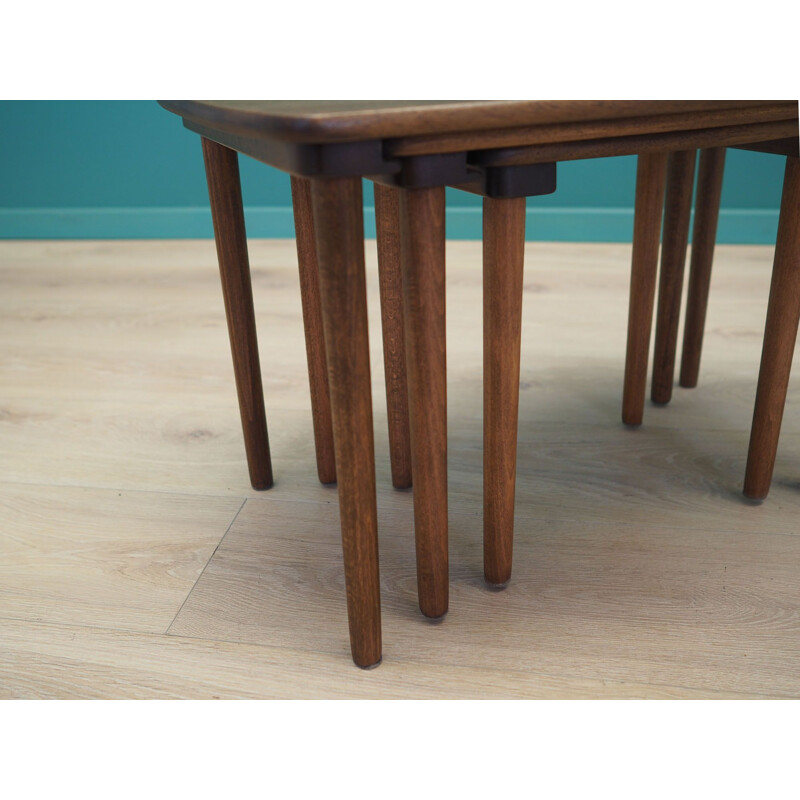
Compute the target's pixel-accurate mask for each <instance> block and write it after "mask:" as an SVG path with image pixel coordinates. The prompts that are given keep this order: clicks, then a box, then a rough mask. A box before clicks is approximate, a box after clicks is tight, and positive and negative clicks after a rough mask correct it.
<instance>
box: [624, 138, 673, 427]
mask: <svg viewBox="0 0 800 800" xmlns="http://www.w3.org/2000/svg"><path fill="white" fill-rule="evenodd" d="M666 172H667V154H666V153H643V154H641V155H640V156H639V159H638V166H637V169H636V211H635V216H634V223H633V256H632V259H631V289H630V304H629V310H628V345H627V349H626V356H625V382H624V385H623V390H622V421H623V422H624V423H625V424H626V425H641V424H642V417H643V416H644V397H645V392H646V390H647V357H648V354H649V350H650V328H651V327H652V324H653V301H654V298H655V290H656V269H657V267H658V243H659V239H660V235H661V212H662V210H663V207H664V182H665V178H666Z"/></svg>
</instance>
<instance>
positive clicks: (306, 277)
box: [291, 175, 336, 483]
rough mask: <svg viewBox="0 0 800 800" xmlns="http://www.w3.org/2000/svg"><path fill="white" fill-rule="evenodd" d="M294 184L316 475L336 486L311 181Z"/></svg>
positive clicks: (296, 231) (324, 481) (295, 218)
mask: <svg viewBox="0 0 800 800" xmlns="http://www.w3.org/2000/svg"><path fill="white" fill-rule="evenodd" d="M291 181H292V206H293V208H294V227H295V237H296V241H297V263H298V267H299V271H300V299H301V301H302V305H303V327H304V328H305V335H306V358H307V361H308V385H309V388H310V390H311V417H312V420H313V425H314V448H315V450H316V456H317V475H318V476H319V480H320V483H336V458H335V455H334V446H333V420H332V418H331V397H330V391H329V389H328V365H327V362H326V357H325V334H324V330H323V323H322V304H321V302H320V296H319V265H318V262H317V245H316V242H315V240H314V216H313V213H312V209H311V181H310V180H308V179H307V178H298V177H296V176H294V175H293V176H292V179H291Z"/></svg>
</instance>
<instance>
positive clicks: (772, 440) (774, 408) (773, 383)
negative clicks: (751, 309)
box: [744, 157, 800, 500]
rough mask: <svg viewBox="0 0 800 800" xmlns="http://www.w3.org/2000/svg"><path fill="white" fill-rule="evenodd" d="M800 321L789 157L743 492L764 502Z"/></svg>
mask: <svg viewBox="0 0 800 800" xmlns="http://www.w3.org/2000/svg"><path fill="white" fill-rule="evenodd" d="M798 321H800V161H798V159H797V158H792V157H789V158H787V159H786V173H785V176H784V180H783V197H782V199H781V215H780V220H779V222H778V239H777V241H776V243H775V260H774V263H773V266H772V286H771V288H770V293H769V305H768V307H767V324H766V327H765V329H764V348H763V351H762V354H761V370H760V372H759V374H758V389H757V390H756V405H755V409H754V411H753V427H752V429H751V432H750V450H749V452H748V455H747V470H746V472H745V479H744V494H745V495H746V496H747V497H750V498H752V499H754V500H763V498H765V497H766V496H767V493H768V492H769V486H770V483H771V482H772V470H773V468H774V466H775V454H776V452H777V450H778V437H779V436H780V431H781V420H782V418H783V407H784V405H785V403H786V390H787V387H788V385H789V373H790V372H791V369H792V357H793V355H794V345H795V340H796V339H797V325H798Z"/></svg>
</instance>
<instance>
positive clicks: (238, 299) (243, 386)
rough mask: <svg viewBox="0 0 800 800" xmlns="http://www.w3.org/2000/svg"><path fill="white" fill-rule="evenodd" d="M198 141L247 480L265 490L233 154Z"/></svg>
mask: <svg viewBox="0 0 800 800" xmlns="http://www.w3.org/2000/svg"><path fill="white" fill-rule="evenodd" d="M202 143H203V160H204V161H205V166H206V178H207V180H208V195H209V199H210V201H211V216H212V218H213V220H214V238H215V240H216V244H217V258H218V260H219V273H220V278H221V280H222V295H223V298H224V301H225V316H226V317H227V320H228V335H229V338H230V342H231V353H232V354H233V371H234V374H235V376H236V391H237V393H238V395H239V413H240V414H241V417H242V430H243V432H244V446H245V451H246V452H247V466H248V468H249V471H250V483H251V484H252V485H253V488H254V489H269V487H270V486H272V482H273V481H272V462H271V460H270V454H269V437H268V436H267V416H266V412H265V411H264V393H263V389H262V387H261V366H260V364H259V360H258V339H257V338H256V321H255V312H254V310H253V288H252V285H251V283H250V263H249V261H248V258H247V234H246V232H245V227H244V211H243V209H242V189H241V184H240V181H239V157H238V155H237V153H236V151H235V150H230V149H229V148H227V147H224V146H223V145H221V144H217V143H216V142H212V141H211V140H210V139H205V138H203V140H202Z"/></svg>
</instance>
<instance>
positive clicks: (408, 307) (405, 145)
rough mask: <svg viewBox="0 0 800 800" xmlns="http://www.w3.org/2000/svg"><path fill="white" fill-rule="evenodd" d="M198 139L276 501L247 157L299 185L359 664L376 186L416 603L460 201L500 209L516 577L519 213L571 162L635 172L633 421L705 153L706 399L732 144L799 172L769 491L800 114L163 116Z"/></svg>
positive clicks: (316, 389) (494, 512)
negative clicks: (369, 254) (474, 199)
mask: <svg viewBox="0 0 800 800" xmlns="http://www.w3.org/2000/svg"><path fill="white" fill-rule="evenodd" d="M161 105H162V106H164V108H166V109H167V110H169V111H172V112H174V113H175V114H178V115H179V116H180V117H182V118H183V123H184V125H185V126H186V127H187V128H188V129H189V130H191V131H194V132H195V133H198V134H199V135H200V136H201V137H202V145H203V154H204V157H205V164H206V174H207V178H208V184H209V194H210V199H211V210H212V215H213V218H214V231H215V237H216V244H217V252H218V256H219V263H220V272H221V276H222V285H223V295H224V299H225V309H226V314H227V320H228V328H229V333H230V340H231V350H232V353H233V361H234V369H235V375H236V386H237V391H238V395H239V406H240V410H241V417H242V425H243V429H244V438H245V446H246V451H247V459H248V465H249V469H250V478H251V482H252V484H253V486H254V487H255V488H259V489H265V488H268V487H269V486H270V485H271V484H272V465H271V461H270V454H269V443H268V437H267V425H266V415H265V411H264V401H263V394H262V388H261V375H260V366H259V358H258V345H257V341H256V329H255V318H254V312H253V301H252V290H251V286H250V274H249V265H248V258H247V241H246V235H245V226H244V215H243V208H242V200H241V190H240V185H239V172H238V160H237V159H238V157H237V153H243V154H245V155H248V156H251V157H253V158H255V159H257V160H259V161H263V162H265V163H267V164H269V165H271V166H273V167H277V168H278V169H281V170H284V171H286V172H289V173H290V174H291V175H292V196H293V204H294V213H295V226H296V231H297V249H298V260H299V265H300V278H301V294H302V302H303V318H304V324H305V329H306V346H307V354H308V367H309V383H310V388H311V399H312V414H313V420H314V437H315V445H316V454H317V469H318V474H319V478H320V480H321V481H322V482H323V483H332V482H334V481H335V482H336V483H337V484H338V493H339V505H340V517H341V529H342V543H343V550H344V567H345V583H346V590H347V608H348V617H349V623H350V642H351V650H352V655H353V660H354V661H355V663H356V664H357V665H358V666H361V667H371V666H375V665H377V664H378V663H379V662H380V659H381V621H380V588H379V577H378V575H379V573H378V539H377V510H376V495H375V464H374V446H373V427H372V424H373V423H372V399H371V388H370V380H371V379H370V366H369V344H368V330H367V308H366V288H365V270H364V231H363V209H362V188H361V187H362V179H363V178H368V179H370V180H372V181H374V183H375V205H376V217H377V235H378V254H379V272H380V290H381V312H382V322H383V344H384V355H385V364H386V387H387V403H388V419H389V441H390V457H391V462H392V464H391V466H392V481H393V483H394V485H395V486H396V487H398V488H407V487H409V486H411V483H412V477H413V491H414V533H415V541H416V552H417V581H418V593H419V604H420V609H421V611H422V613H423V614H424V615H426V616H428V617H441V616H443V615H444V614H445V613H446V612H447V609H448V582H449V575H448V545H447V397H446V353H445V224H444V218H445V187H446V186H451V187H457V188H459V189H463V190H465V191H469V192H473V193H476V194H478V195H481V196H482V197H483V198H484V201H483V202H484V220H483V224H484V243H483V247H484V278H483V281H484V565H485V567H484V570H485V578H486V580H487V582H488V583H490V584H492V585H498V586H502V585H504V584H505V583H506V582H507V581H508V580H509V579H510V576H511V562H512V546H513V521H514V484H515V478H516V438H517V408H518V397H519V362H520V330H521V309H522V273H523V252H524V241H525V198H526V197H529V196H533V195H541V194H548V193H550V192H553V191H555V189H556V165H557V162H559V161H566V160H575V159H583V158H597V157H603V156H615V155H637V156H638V159H639V160H638V169H637V184H636V215H635V223H634V233H633V256H632V271H631V288H630V309H629V321H628V345H627V348H628V349H627V357H626V364H625V378H624V390H623V421H624V422H625V423H626V424H629V425H638V424H641V422H642V418H643V410H644V401H645V395H646V380H647V364H648V355H649V348H650V330H651V323H652V317H653V311H654V306H655V287H656V283H657V272H658V253H659V243H660V241H661V237H662V233H661V229H662V214H663V229H664V232H663V247H662V257H661V277H660V292H659V302H658V316H657V328H656V343H655V356H654V369H653V388H652V396H653V399H654V400H655V401H656V402H667V401H668V400H669V397H670V393H671V387H672V380H673V371H674V363H675V352H676V341H677V330H678V317H679V311H680V300H681V287H682V284H683V270H684V260H685V255H686V249H687V245H686V242H687V238H688V230H689V215H690V213H691V201H692V189H693V185H694V171H695V156H696V151H697V150H698V149H700V150H701V158H700V167H699V174H698V188H697V201H696V215H695V229H694V234H693V242H694V244H693V250H692V263H691V271H690V277H689V301H688V303H689V304H688V307H687V324H686V333H685V339H684V348H683V364H682V371H681V382H682V383H683V384H684V385H694V384H695V383H696V382H697V369H698V366H699V357H700V347H701V344H702V329H703V322H704V318H705V305H706V301H707V297H708V285H709V284H708V279H709V276H710V269H711V256H712V253H713V246H714V236H715V229H716V215H717V211H718V208H719V185H720V181H721V175H722V163H723V159H724V152H725V148H728V147H744V148H747V149H754V150H759V151H763V152H768V153H774V154H776V155H778V156H785V157H786V172H785V180H784V189H783V199H782V205H781V215H780V223H779V230H778V240H777V244H776V253H775V262H774V268H773V282H772V289H771V293H770V301H769V309H768V315H767V324H766V329H765V337H764V349H763V355H762V364H761V371H760V375H759V383H758V390H757V398H756V407H755V411H754V424H753V429H752V432H751V442H750V452H749V455H748V463H747V473H746V478H745V494H747V495H748V496H750V497H756V498H763V497H764V496H766V493H767V491H768V488H769V483H770V480H771V476H772V468H773V464H774V459H775V452H776V449H777V442H778V435H779V431H780V424H781V418H782V413H783V406H784V402H785V397H786V390H787V385H788V379H789V371H790V368H791V361H792V354H793V351H794V344H795V337H796V333H797V327H798V319H799V318H800V167H799V166H798V143H797V137H798V105H797V102H795V101H482V102H407V101H386V102H382V101H364V102H358V101H341V102H340V101H161Z"/></svg>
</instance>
